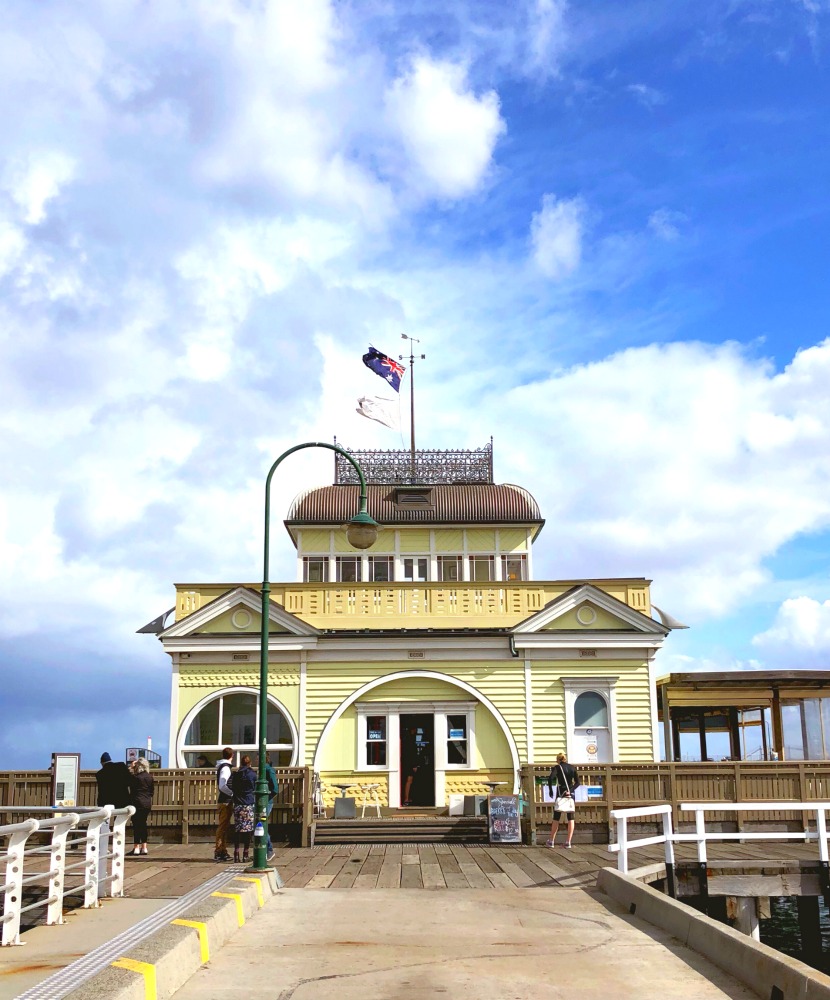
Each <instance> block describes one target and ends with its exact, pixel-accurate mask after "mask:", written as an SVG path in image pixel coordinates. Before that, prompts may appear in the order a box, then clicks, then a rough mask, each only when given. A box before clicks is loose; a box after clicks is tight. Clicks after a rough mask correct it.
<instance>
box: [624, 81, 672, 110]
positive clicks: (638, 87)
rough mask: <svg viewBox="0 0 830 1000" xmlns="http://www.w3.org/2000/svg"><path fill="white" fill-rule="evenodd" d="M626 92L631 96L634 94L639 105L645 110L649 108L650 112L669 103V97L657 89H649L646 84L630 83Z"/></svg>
mask: <svg viewBox="0 0 830 1000" xmlns="http://www.w3.org/2000/svg"><path fill="white" fill-rule="evenodd" d="M626 90H627V91H628V92H629V93H630V94H633V95H634V96H635V97H636V99H637V100H638V101H639V103H640V104H642V105H643V107H644V108H648V109H649V111H651V110H652V109H653V108H656V107H659V105H661V104H665V103H666V101H668V97H666V95H665V94H664V93H663V92H662V91H661V90H658V89H657V88H656V87H649V86H648V84H646V83H630V84H629V85H628V86H627V87H626Z"/></svg>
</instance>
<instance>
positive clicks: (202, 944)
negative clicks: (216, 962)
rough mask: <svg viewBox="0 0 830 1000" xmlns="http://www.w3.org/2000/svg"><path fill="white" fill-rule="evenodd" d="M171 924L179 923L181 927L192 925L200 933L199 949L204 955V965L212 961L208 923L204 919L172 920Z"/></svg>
mask: <svg viewBox="0 0 830 1000" xmlns="http://www.w3.org/2000/svg"><path fill="white" fill-rule="evenodd" d="M170 923H171V924H178V926H179V927H192V928H193V929H194V930H195V931H196V932H197V933H198V935H199V950H200V952H201V955H202V965H204V964H205V962H209V961H210V948H209V947H208V935H207V924H206V923H204V921H202V920H182V919H176V920H171V921H170Z"/></svg>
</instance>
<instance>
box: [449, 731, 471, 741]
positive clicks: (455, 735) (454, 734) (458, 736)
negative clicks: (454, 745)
mask: <svg viewBox="0 0 830 1000" xmlns="http://www.w3.org/2000/svg"><path fill="white" fill-rule="evenodd" d="M449 739H451V740H466V739H467V734H466V733H465V732H464V730H463V729H451V730H450V735H449Z"/></svg>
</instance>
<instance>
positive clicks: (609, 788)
mask: <svg viewBox="0 0 830 1000" xmlns="http://www.w3.org/2000/svg"><path fill="white" fill-rule="evenodd" d="M613 774H614V772H613V770H612V767H611V765H610V764H606V765H605V777H604V779H603V780H604V784H605V789H604V791H605V822H606V825H607V827H608V843H609V844H610V843H611V842H612V841H613V839H614V821H613V819H611V810H612V809H613V808H614V778H613Z"/></svg>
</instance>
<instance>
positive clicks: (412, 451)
mask: <svg viewBox="0 0 830 1000" xmlns="http://www.w3.org/2000/svg"><path fill="white" fill-rule="evenodd" d="M401 340H408V341H409V343H410V344H411V345H412V346H411V347H410V348H409V434H410V438H409V454H410V461H411V471H412V476H411V478H412V482H413V483H414V482H415V344H420V343H421V341H420V340H418V339H417V338H416V337H410V336H408V335H407V334H405V333H402V334H401ZM405 357H406V355H404V354H399V355H398V360H399V361H403V360H404V359H405ZM418 357H419V359H420V360H421V361H425V360H426V354H420V355H418Z"/></svg>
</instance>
